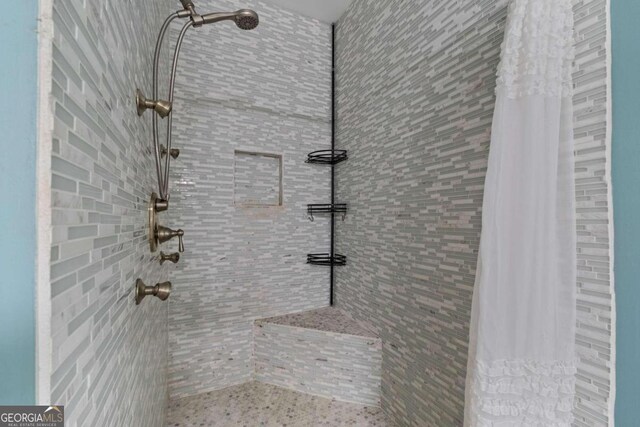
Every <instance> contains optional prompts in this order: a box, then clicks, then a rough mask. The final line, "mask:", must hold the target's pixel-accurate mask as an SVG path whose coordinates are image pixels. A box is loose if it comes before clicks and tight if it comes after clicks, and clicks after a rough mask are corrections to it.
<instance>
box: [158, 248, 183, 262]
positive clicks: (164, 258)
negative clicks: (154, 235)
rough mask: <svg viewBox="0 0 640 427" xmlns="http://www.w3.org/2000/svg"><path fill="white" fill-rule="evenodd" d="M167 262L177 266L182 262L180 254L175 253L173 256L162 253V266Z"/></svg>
mask: <svg viewBox="0 0 640 427" xmlns="http://www.w3.org/2000/svg"><path fill="white" fill-rule="evenodd" d="M167 261H171V262H172V263H174V264H176V263H177V262H178V261H180V253H178V252H174V253H172V254H165V253H164V252H162V251H160V265H162V264H164V263H165V262H167Z"/></svg>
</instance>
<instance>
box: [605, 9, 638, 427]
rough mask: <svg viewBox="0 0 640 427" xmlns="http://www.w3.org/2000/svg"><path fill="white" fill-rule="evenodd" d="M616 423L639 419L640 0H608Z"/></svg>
mask: <svg viewBox="0 0 640 427" xmlns="http://www.w3.org/2000/svg"><path fill="white" fill-rule="evenodd" d="M611 3H612V4H611V27H612V42H613V50H612V52H613V53H612V55H613V73H612V78H613V144H612V147H613V160H612V174H613V205H614V216H615V218H614V219H615V231H616V232H615V258H616V260H615V280H616V293H617V299H616V304H617V310H618V313H617V316H618V320H617V324H618V326H617V337H616V339H617V378H616V381H617V393H616V394H617V396H616V413H615V417H616V426H619V427H627V426H629V427H635V426H638V425H640V1H638V0H612V2H611Z"/></svg>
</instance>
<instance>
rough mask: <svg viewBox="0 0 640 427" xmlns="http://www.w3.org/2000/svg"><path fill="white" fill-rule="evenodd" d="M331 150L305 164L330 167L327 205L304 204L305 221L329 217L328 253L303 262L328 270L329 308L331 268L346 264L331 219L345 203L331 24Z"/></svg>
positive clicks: (317, 153)
mask: <svg viewBox="0 0 640 427" xmlns="http://www.w3.org/2000/svg"><path fill="white" fill-rule="evenodd" d="M331 39H332V43H331V47H332V54H331V150H319V151H314V152H313V153H309V155H308V156H307V160H306V162H307V163H311V164H318V165H329V166H331V203H325V204H311V205H307V213H308V214H309V219H311V220H312V221H313V219H314V215H317V214H329V215H330V216H331V247H330V250H329V253H316V254H308V255H307V263H308V264H313V265H324V266H328V267H329V268H330V278H329V280H330V290H329V302H330V304H331V305H333V285H334V277H335V276H334V271H333V268H334V267H335V266H342V265H346V264H347V257H346V256H345V255H340V254H337V253H335V250H334V248H335V240H334V235H335V220H336V214H342V217H343V219H344V216H345V215H346V213H347V204H346V203H336V201H335V199H336V186H335V166H336V165H337V164H338V163H341V162H343V161H345V160H347V159H348V156H347V152H346V150H336V97H335V93H336V72H335V70H336V54H335V39H336V38H335V25H332V26H331Z"/></svg>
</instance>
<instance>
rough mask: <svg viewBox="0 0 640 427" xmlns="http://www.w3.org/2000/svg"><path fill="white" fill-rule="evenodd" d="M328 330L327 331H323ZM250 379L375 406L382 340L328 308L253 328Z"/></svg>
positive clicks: (256, 325) (338, 311)
mask: <svg viewBox="0 0 640 427" xmlns="http://www.w3.org/2000/svg"><path fill="white" fill-rule="evenodd" d="M327 326H329V327H327ZM254 339H255V343H254V357H255V379H256V380H258V381H261V382H265V383H269V384H274V385H277V386H280V387H286V388H288V389H292V390H296V391H299V392H302V393H309V394H313V395H317V396H324V397H328V398H334V399H337V400H341V401H346V402H354V403H361V404H363V405H371V406H379V405H380V369H381V365H382V341H381V340H380V338H378V337H376V336H375V334H373V333H371V332H369V331H367V330H365V329H363V328H361V327H360V326H359V325H358V324H357V323H356V322H355V321H354V320H353V319H351V318H349V317H348V316H347V315H345V314H343V313H342V312H341V310H338V309H336V308H334V307H326V308H323V309H320V310H314V311H311V312H306V313H301V314H296V315H294V316H282V317H277V318H271V319H264V320H258V321H256V322H255V325H254Z"/></svg>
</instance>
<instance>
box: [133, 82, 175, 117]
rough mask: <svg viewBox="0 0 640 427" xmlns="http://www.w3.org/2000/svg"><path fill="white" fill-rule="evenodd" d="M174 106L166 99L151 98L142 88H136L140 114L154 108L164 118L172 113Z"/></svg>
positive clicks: (137, 108)
mask: <svg viewBox="0 0 640 427" xmlns="http://www.w3.org/2000/svg"><path fill="white" fill-rule="evenodd" d="M172 108H173V106H172V104H171V102H169V101H164V100H161V99H159V100H157V101H155V100H150V99H147V98H146V97H145V96H144V93H142V91H141V90H140V89H136V111H137V112H138V116H142V115H143V114H144V112H145V111H146V110H153V111H155V112H156V113H158V115H159V116H160V117H162V118H163V119H164V118H165V117H167V116H168V115H169V114H170V113H171V109H172Z"/></svg>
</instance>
